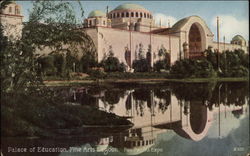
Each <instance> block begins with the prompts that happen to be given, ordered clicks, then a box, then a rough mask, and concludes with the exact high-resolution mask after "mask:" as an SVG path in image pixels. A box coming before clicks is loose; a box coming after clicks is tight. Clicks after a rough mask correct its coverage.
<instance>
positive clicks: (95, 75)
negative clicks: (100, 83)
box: [88, 69, 107, 79]
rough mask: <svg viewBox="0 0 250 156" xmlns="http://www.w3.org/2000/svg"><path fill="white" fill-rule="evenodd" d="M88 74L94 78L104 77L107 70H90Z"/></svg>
mask: <svg viewBox="0 0 250 156" xmlns="http://www.w3.org/2000/svg"><path fill="white" fill-rule="evenodd" d="M88 74H89V76H90V77H91V78H93V79H104V78H106V76H107V74H106V73H105V72H103V71H101V70H98V69H92V70H89V71H88Z"/></svg>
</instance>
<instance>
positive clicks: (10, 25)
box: [0, 2, 23, 40]
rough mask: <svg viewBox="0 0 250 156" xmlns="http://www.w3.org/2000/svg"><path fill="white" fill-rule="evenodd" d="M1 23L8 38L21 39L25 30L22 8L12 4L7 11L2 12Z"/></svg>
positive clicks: (0, 13)
mask: <svg viewBox="0 0 250 156" xmlns="http://www.w3.org/2000/svg"><path fill="white" fill-rule="evenodd" d="M0 23H1V24H2V26H3V29H4V35H5V36H8V37H9V38H10V39H11V40H15V39H18V38H20V37H21V34H22V29H23V16H22V14H21V6H20V5H18V4H17V3H15V2H12V3H11V4H9V5H8V6H7V7H6V8H5V9H3V10H1V12H0Z"/></svg>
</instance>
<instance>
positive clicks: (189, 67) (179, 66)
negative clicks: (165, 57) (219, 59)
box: [170, 59, 215, 78]
mask: <svg viewBox="0 0 250 156" xmlns="http://www.w3.org/2000/svg"><path fill="white" fill-rule="evenodd" d="M170 74H171V76H172V77H174V78H207V77H212V76H214V74H215V73H214V70H213V66H212V64H211V63H210V62H209V61H207V60H192V59H184V60H180V61H176V62H175V64H174V65H173V66H172V67H171V70H170Z"/></svg>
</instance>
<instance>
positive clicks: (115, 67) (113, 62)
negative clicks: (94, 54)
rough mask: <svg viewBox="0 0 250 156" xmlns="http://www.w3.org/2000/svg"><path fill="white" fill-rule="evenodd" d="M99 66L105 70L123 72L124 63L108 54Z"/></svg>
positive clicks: (124, 68)
mask: <svg viewBox="0 0 250 156" xmlns="http://www.w3.org/2000/svg"><path fill="white" fill-rule="evenodd" d="M101 66H102V67H103V68H104V71H105V72H118V71H119V72H124V71H125V70H126V67H125V64H123V63H120V61H119V59H118V58H117V57H114V56H109V57H107V58H106V59H104V60H103V61H102V62H101Z"/></svg>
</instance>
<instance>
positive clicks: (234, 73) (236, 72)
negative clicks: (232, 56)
mask: <svg viewBox="0 0 250 156" xmlns="http://www.w3.org/2000/svg"><path fill="white" fill-rule="evenodd" d="M228 75H229V76H231V77H246V76H248V75H249V70H248V69H247V68H246V67H244V66H242V65H240V66H236V67H233V68H232V69H231V70H230V72H229V74H228Z"/></svg>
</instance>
